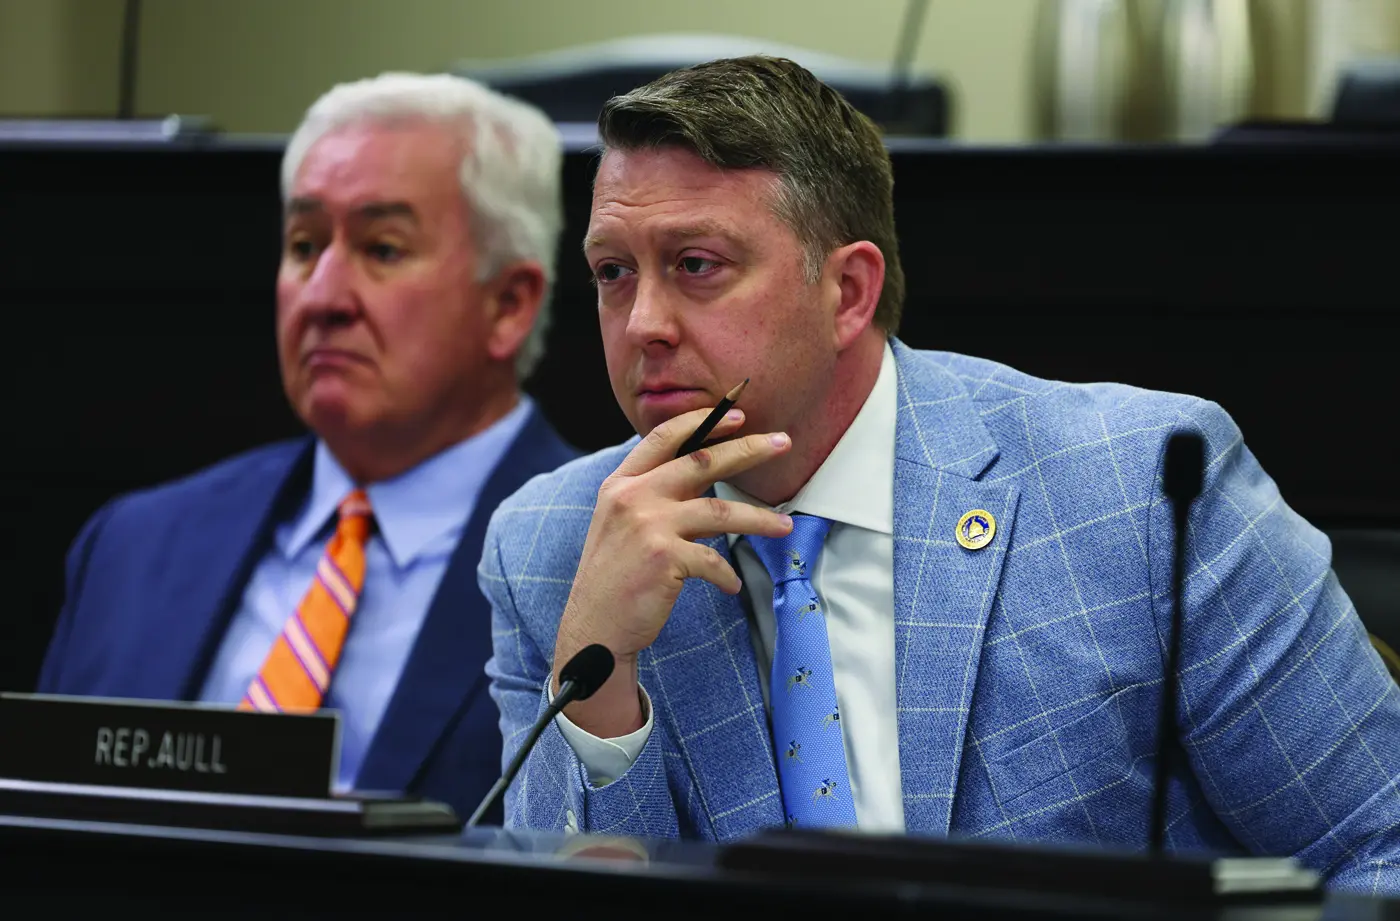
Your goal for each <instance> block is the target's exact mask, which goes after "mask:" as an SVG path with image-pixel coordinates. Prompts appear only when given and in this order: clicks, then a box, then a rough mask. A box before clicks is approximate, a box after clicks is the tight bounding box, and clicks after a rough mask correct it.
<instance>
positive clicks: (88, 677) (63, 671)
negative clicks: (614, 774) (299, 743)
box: [38, 410, 578, 822]
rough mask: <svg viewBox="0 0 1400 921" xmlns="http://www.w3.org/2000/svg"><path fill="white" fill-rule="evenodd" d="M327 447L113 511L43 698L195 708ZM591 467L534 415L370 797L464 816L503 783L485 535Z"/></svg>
mask: <svg viewBox="0 0 1400 921" xmlns="http://www.w3.org/2000/svg"><path fill="white" fill-rule="evenodd" d="M314 443H315V442H314V441H313V440H312V439H311V438H299V439H294V440H291V441H285V442H280V443H277V444H273V445H269V446H266V447H263V448H259V449H256V450H254V451H250V452H248V453H246V454H242V455H239V456H237V457H234V458H232V459H230V460H226V461H224V462H222V463H220V464H218V465H216V466H214V467H211V468H209V469H207V470H203V471H200V472H199V473H196V474H194V475H192V476H190V477H187V478H185V479H182V480H179V481H176V482H174V483H168V484H165V485H162V486H158V487H156V488H154V489H149V490H144V491H141V492H136V493H131V494H128V495H124V496H120V497H118V498H116V499H114V500H112V501H111V502H109V503H108V504H107V505H105V506H104V507H103V508H102V509H100V510H99V511H98V512H97V513H96V514H95V515H94V516H93V517H92V518H91V519H90V520H89V521H88V522H87V524H86V525H85V526H84V527H83V529H82V531H81V533H80V534H79V535H78V538H77V540H76V541H74V543H73V546H72V549H71V550H70V551H69V554H68V565H67V589H66V594H65V600H64V606H63V611H62V614H61V615H60V617H59V621H58V626H57V629H56V631H55V634H54V638H53V640H52V642H51V644H50V646H49V650H48V655H47V657H46V658H45V661H44V665H43V669H42V671H41V672H40V676H39V687H38V690H39V691H40V692H41V693H49V694H78V695H84V696H100V697H125V698H137V699H154V700H192V699H194V698H195V697H196V696H197V695H198V694H199V691H200V688H201V687H202V685H203V683H204V678H205V673H206V672H207V671H208V669H209V667H210V664H211V663H212V661H213V657H214V655H215V653H216V652H217V650H218V648H219V643H220V640H221V639H222V638H223V635H224V631H225V629H226V628H227V626H228V623H229V621H230V619H231V618H232V617H233V615H234V612H235V611H236V610H237V609H238V605H239V602H240V600H241V598H242V596H243V590H244V587H245V586H246V585H247V582H248V580H249V578H250V577H251V576H252V573H253V570H254V568H255V567H256V566H257V564H258V562H259V560H261V559H262V557H263V556H264V554H266V552H267V550H268V548H269V547H270V546H271V541H272V536H273V531H274V529H275V528H276V526H277V524H278V523H279V522H280V521H282V520H284V519H285V518H286V517H287V516H288V515H290V514H293V513H294V511H295V509H296V507H297V504H298V503H299V502H300V500H301V499H302V498H303V497H304V496H305V495H306V491H307V489H308V488H309V486H310V481H311V467H312V464H311V459H312V456H313V454H314V451H313V450H312V448H313V445H314ZM577 454H578V452H577V451H575V450H574V449H573V448H572V447H570V446H569V445H568V444H566V443H565V442H564V441H563V440H562V439H561V438H560V437H559V435H558V434H557V433H556V432H555V431H554V429H553V428H551V427H550V425H549V423H548V422H546V421H545V419H544V418H543V416H541V415H540V413H539V411H538V410H531V413H530V416H529V418H528V419H527V420H526V421H525V425H524V427H523V428H522V429H521V431H520V434H519V435H517V436H516V439H515V441H514V442H513V443H512V444H511V446H510V448H509V449H508V450H507V451H506V453H505V455H504V456H503V457H502V458H501V460H500V462H499V463H498V464H497V465H496V469H495V470H494V472H493V473H492V474H491V476H490V478H489V479H488V480H487V481H486V485H485V486H484V488H483V489H482V492H481V496H480V498H479V499H478V501H477V504H476V509H475V511H474V512H473V513H472V517H471V519H470V520H469V521H468V522H467V524H466V527H465V528H464V529H463V531H462V537H461V540H460V541H459V543H458V545H457V549H456V550H455V552H454V553H453V556H452V560H451V562H450V563H449V564H448V567H447V571H446V572H445V573H444V575H443V578H442V583H441V584H440V585H439V587H438V590H437V594H436V595H435V596H434V597H433V600H432V603H431V605H430V606H429V609H428V614H427V617H426V619H425V620H424V623H423V628H422V631H421V632H420V634H419V636H418V639H417V642H416V644H415V645H414V647H413V651H412V652H411V653H410V655H409V658H408V662H407V664H406V666H405V668H404V672H403V676H402V677H401V678H400V680H399V684H398V687H397V689H396V690H395V692H394V695H393V697H392V698H391V700H390V702H389V706H388V709H387V710H386V711H385V713H384V719H383V722H382V723H381V724H380V727H379V731H378V733H377V734H376V735H375V738H374V742H373V743H372V745H371V747H370V750H369V752H368V753H367V754H366V756H365V761H364V764H363V766H362V768H361V770H360V775H359V778H358V781H357V784H356V786H358V787H360V788H362V789H367V790H396V791H405V792H409V793H414V794H418V795H421V796H425V797H428V798H431V799H435V800H439V801H442V802H446V803H448V804H450V805H451V806H452V807H453V808H454V809H456V810H457V812H458V814H459V815H461V816H463V817H465V816H467V815H470V814H471V812H472V810H474V809H475V808H476V804H477V803H478V802H479V801H480V799H481V797H482V796H484V795H485V794H486V791H487V790H488V789H489V788H490V786H491V784H493V783H494V782H495V780H496V778H497V776H498V775H499V772H500V765H501V736H500V730H499V728H498V713H497V710H496V706H495V704H494V702H493V701H492V700H491V698H490V696H489V695H488V693H487V685H488V681H487V679H486V676H485V673H484V671H483V667H484V666H485V664H486V660H487V658H488V657H489V656H490V655H491V608H490V605H489V604H488V603H487V602H486V599H485V598H484V597H482V594H481V591H480V589H479V588H478V587H477V579H476V570H477V564H478V563H479V562H480V560H481V548H482V543H483V540H484V537H485V533H486V523H487V521H488V520H489V519H490V517H491V513H492V512H493V511H495V509H496V506H497V505H499V504H500V503H501V501H502V500H504V499H505V498H506V497H507V496H509V495H510V494H511V493H513V492H515V491H516V490H517V489H518V488H519V487H520V486H521V485H522V484H524V483H525V482H526V481H527V480H529V479H530V478H531V477H533V476H535V475H536V474H540V473H547V472H548V471H550V470H553V469H554V468H556V467H558V466H559V465H560V464H562V463H564V462H566V461H568V460H570V459H572V458H573V457H575V456H577ZM487 821H488V822H489V821H491V817H489V816H488V817H487ZM496 821H499V815H498V816H496Z"/></svg>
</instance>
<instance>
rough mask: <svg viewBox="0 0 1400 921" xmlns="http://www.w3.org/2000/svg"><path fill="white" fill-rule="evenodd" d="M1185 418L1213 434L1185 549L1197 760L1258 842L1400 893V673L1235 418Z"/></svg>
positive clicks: (1156, 530)
mask: <svg viewBox="0 0 1400 921" xmlns="http://www.w3.org/2000/svg"><path fill="white" fill-rule="evenodd" d="M1181 422H1182V424H1181V426H1180V428H1184V429H1188V430H1195V431H1198V432H1199V433H1201V434H1202V435H1203V436H1204V438H1205V441H1206V446H1207V447H1206V459H1207V470H1206V478H1205V482H1204V486H1203V489H1202V492H1201V495H1200V497H1199V498H1198V499H1197V500H1196V501H1195V502H1194V503H1193V504H1192V507H1191V514H1190V518H1189V520H1188V543H1187V547H1186V560H1185V565H1184V569H1185V572H1186V574H1187V581H1186V584H1185V587H1184V589H1183V595H1184V599H1183V629H1182V637H1181V644H1182V645H1181V660H1180V661H1181V671H1180V679H1181V680H1180V697H1179V698H1178V708H1179V709H1178V712H1179V714H1180V725H1179V732H1180V735H1181V738H1182V740H1183V743H1184V747H1185V750H1186V752H1187V754H1188V758H1189V760H1190V763H1191V767H1192V769H1193V771H1194V772H1195V773H1196V775H1197V777H1198V778H1199V780H1200V783H1201V787H1202V789H1203V790H1204V792H1205V796H1206V798H1207V799H1208V800H1209V804H1210V806H1211V807H1212V808H1213V810H1214V811H1215V813H1216V814H1217V815H1218V816H1219V817H1220V818H1221V820H1222V821H1223V822H1224V823H1225V824H1226V825H1227V826H1228V827H1229V828H1230V829H1231V831H1232V832H1233V833H1234V835H1235V836H1236V837H1237V838H1238V839H1239V840H1240V842H1241V843H1243V844H1244V845H1245V846H1246V847H1248V848H1250V849H1251V850H1253V851H1254V852H1256V853H1259V854H1272V855H1284V854H1289V855H1293V856H1295V857H1296V858H1297V859H1298V860H1299V861H1300V862H1301V863H1302V864H1303V865H1305V866H1307V867H1309V868H1311V869H1313V870H1315V871H1316V872H1318V873H1319V874H1321V875H1322V876H1323V877H1324V879H1325V880H1326V882H1327V885H1328V886H1329V888H1333V889H1344V890H1350V891H1358V892H1364V893H1368V894H1369V893H1374V894H1392V895H1393V894H1400V688H1397V686H1396V684H1395V682H1394V681H1393V680H1392V679H1391V678H1390V676H1389V675H1388V674H1387V672H1386V669H1385V666H1384V663H1383V662H1382V660H1381V658H1380V656H1379V655H1378V654H1377V652H1376V651H1375V649H1374V648H1373V647H1372V645H1371V643H1370V641H1369V637H1368V634H1367V631H1366V629H1365V627H1364V626H1363V624H1362V621H1361V617H1360V616H1358V613H1357V611H1356V608H1355V607H1354V606H1353V604H1352V602H1351V600H1350V599H1349V598H1348V597H1347V594H1346V592H1345V591H1344V590H1343V588H1342V586H1341V585H1340V584H1339V583H1338V581H1337V577H1336V575H1335V573H1333V571H1332V568H1331V544H1330V542H1329V541H1328V539H1327V538H1326V536H1325V535H1323V534H1322V533H1321V532H1320V531H1318V530H1317V529H1316V528H1314V527H1313V526H1312V525H1310V524H1309V523H1308V522H1307V521H1306V520H1304V519H1303V518H1302V517H1301V516H1299V515H1298V514H1297V513H1296V512H1294V511H1293V510H1292V509H1291V508H1289V507H1288V505H1287V504H1286V503H1285V502H1284V501H1283V498H1282V497H1281V495H1280V494H1279V491H1278V488H1277V487H1276V486H1275V484H1274V482H1273V480H1272V479H1270V478H1269V476H1268V475H1267V474H1266V473H1265V472H1264V470H1263V469H1262V468H1261V466H1260V465H1259V463H1258V461H1257V460H1256V459H1255V458H1254V456H1253V454H1252V453H1251V452H1250V451H1249V449H1248V448H1247V447H1246V446H1245V444H1244V442H1243V439H1242V436H1241V433H1240V431H1239V429H1238V427H1237V426H1236V425H1235V423H1234V421H1233V420H1232V419H1231V418H1230V417H1229V415H1228V414H1226V412H1225V411H1224V410H1223V409H1221V408H1220V407H1219V406H1217V405H1216V404H1214V403H1205V402H1204V401H1202V402H1201V403H1200V404H1198V405H1197V406H1196V407H1195V408H1194V409H1193V410H1191V411H1190V412H1189V414H1184V415H1183V418H1182V420H1181ZM1173 527H1174V525H1173V521H1172V509H1171V506H1170V505H1169V504H1168V503H1166V502H1162V503H1161V504H1159V505H1158V506H1157V507H1155V508H1154V510H1153V514H1152V529H1151V534H1152V537H1151V540H1152V549H1151V565H1152V581H1153V598H1154V615H1155V617H1156V622H1157V626H1158V630H1159V633H1160V635H1161V637H1162V638H1163V641H1165V637H1166V636H1167V635H1168V630H1169V629H1170V627H1169V622H1170V598H1171V582H1170V574H1171V569H1172V538H1173V533H1172V532H1173ZM1362 613H1363V614H1364V612H1362ZM1170 819H1171V816H1170V815H1169V817H1168V821H1170Z"/></svg>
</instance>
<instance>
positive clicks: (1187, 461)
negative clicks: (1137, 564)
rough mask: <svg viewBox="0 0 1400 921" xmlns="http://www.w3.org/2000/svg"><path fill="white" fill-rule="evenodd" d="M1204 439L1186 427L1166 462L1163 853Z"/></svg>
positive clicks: (1158, 781) (1152, 837) (1156, 802)
mask: <svg viewBox="0 0 1400 921" xmlns="http://www.w3.org/2000/svg"><path fill="white" fill-rule="evenodd" d="M1205 459H1206V449H1205V443H1204V442H1202V441H1201V436H1199V435H1195V434H1192V433H1190V432H1183V433H1179V434H1176V435H1173V436H1172V437H1171V440H1170V441H1168V442H1167V454H1166V458H1165V459H1164V461H1163V464H1162V491H1163V492H1164V493H1166V495H1167V498H1168V499H1170V500H1171V502H1172V510H1173V512H1175V519H1176V528H1175V531H1174V535H1173V538H1172V541H1173V543H1172V551H1173V552H1172V561H1173V562H1172V616H1171V633H1170V634H1169V635H1168V636H1167V666H1166V674H1164V675H1163V676H1162V706H1161V713H1160V714H1159V716H1158V719H1157V766H1156V767H1157V770H1156V776H1155V777H1154V778H1153V782H1152V825H1151V831H1150V833H1149V839H1148V845H1149V849H1150V852H1151V853H1152V854H1153V855H1154V856H1157V855H1160V854H1161V853H1162V845H1163V843H1164V841H1165V839H1166V833H1167V775H1168V773H1169V771H1170V767H1171V756H1172V753H1173V752H1174V751H1175V750H1176V749H1177V748H1178V745H1177V742H1176V723H1177V720H1176V689H1177V671H1178V669H1179V667H1180V661H1181V588H1182V582H1184V581H1185V578H1186V518H1187V515H1188V514H1189V513H1190V511H1191V503H1192V501H1193V500H1195V498H1196V497H1197V496H1199V495H1200V494H1201V484H1202V482H1203V481H1204V479H1205Z"/></svg>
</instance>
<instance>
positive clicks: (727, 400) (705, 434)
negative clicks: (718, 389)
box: [676, 377, 749, 457]
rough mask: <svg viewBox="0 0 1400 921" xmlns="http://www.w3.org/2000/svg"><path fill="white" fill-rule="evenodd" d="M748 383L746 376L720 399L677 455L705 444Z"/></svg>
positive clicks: (685, 453)
mask: <svg viewBox="0 0 1400 921" xmlns="http://www.w3.org/2000/svg"><path fill="white" fill-rule="evenodd" d="M748 385H749V379H748V378H747V377H746V378H744V379H743V381H741V382H740V384H739V386H737V387H735V388H734V389H733V390H731V391H729V392H728V393H726V394H725V395H724V399H723V400H720V401H719V405H718V406H716V407H715V408H714V409H713V410H711V412H710V414H709V415H708V416H706V417H705V421H704V422H702V423H700V427H699V428H697V429H696V430H695V431H694V432H692V433H691V435H690V437H689V438H687V439H686V440H685V443H684V444H682V445H681V447H680V450H679V451H677V452H676V456H677V457H685V456H686V455H687V454H689V453H690V452H691V451H694V450H695V449H696V448H698V447H700V446H701V445H702V444H704V443H705V439H706V438H709V437H710V433H711V432H713V431H714V430H715V426H717V425H719V420H721V419H723V418H724V414H725V413H727V412H729V407H731V406H733V405H734V401H735V400H737V399H739V394H741V393H743V392H744V388H745V387H747V386H748Z"/></svg>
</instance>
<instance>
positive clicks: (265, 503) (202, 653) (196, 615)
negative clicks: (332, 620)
mask: <svg viewBox="0 0 1400 921" xmlns="http://www.w3.org/2000/svg"><path fill="white" fill-rule="evenodd" d="M312 444H313V442H312V441H311V439H309V438H308V439H304V440H298V441H297V442H295V443H292V444H288V445H286V446H279V448H278V449H274V450H272V451H270V452H269V453H268V454H266V455H264V456H262V457H259V458H256V459H255V460H254V462H253V463H252V464H251V465H248V466H244V467H239V468H237V469H235V470H232V471H230V473H229V475H228V476H227V478H225V479H223V480H221V481H218V482H217V483H216V484H215V486H214V488H212V489H211V490H210V491H209V493H208V495H207V497H205V498H203V499H202V501H201V503H200V507H199V508H198V509H197V510H192V513H191V514H186V515H182V516H180V517H179V518H177V519H176V520H175V522H174V524H173V525H172V526H171V528H170V530H169V531H168V532H167V535H166V542H165V547H164V550H163V552H162V553H161V554H160V555H159V562H158V564H157V566H158V568H159V571H160V574H161V575H163V576H164V578H155V577H153V578H152V580H151V584H152V585H154V586H157V589H156V591H155V592H154V593H153V595H152V597H150V598H149V599H148V600H147V608H146V610H147V611H148V612H150V613H149V617H150V618H152V620H153V621H158V622H151V621H148V622H147V623H146V624H145V625H144V627H143V630H144V631H149V632H148V634H147V635H149V636H158V637H160V643H159V644H158V647H156V646H153V647H152V648H158V651H159V656H158V657H157V658H156V659H155V660H154V661H147V660H145V659H137V658H133V659H132V662H133V664H137V670H138V672H139V674H135V675H131V676H129V680H130V681H132V682H134V684H135V686H136V687H138V688H139V692H140V696H143V697H151V698H157V699H163V700H191V699H194V697H196V696H197V695H198V694H199V690H200V686H201V685H202V683H203V681H204V676H205V672H206V671H208V668H209V663H210V661H211V660H212V658H213V656H214V653H215V652H216V651H217V649H218V645H219V641H220V640H221V639H222V637H223V633H224V630H225V628H226V627H227V626H228V622H229V619H230V618H231V617H232V616H233V612H234V610H235V609H236V608H237V606H238V604H239V602H240V601H241V600H242V597H243V589H244V586H246V585H247V583H248V579H249V578H250V577H251V575H252V571H253V568H254V567H255V566H256V565H257V563H258V561H259V560H260V559H261V558H262V555H263V553H264V552H265V551H266V550H267V547H268V543H269V542H270V540H271V538H272V529H273V527H274V526H275V525H276V523H277V521H278V519H279V518H280V517H281V516H282V515H283V514H284V513H285V511H286V510H287V506H288V505H289V504H290V503H292V502H295V501H296V500H297V499H299V498H300V497H301V496H302V495H304V494H305V491H306V483H307V480H308V478H309V476H310V470H311V464H310V459H311V453H312V452H311V446H312ZM138 663H139V664H138ZM162 666H164V667H162Z"/></svg>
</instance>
